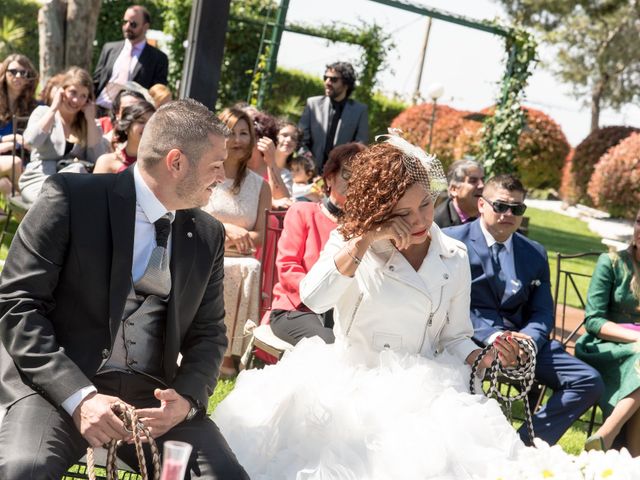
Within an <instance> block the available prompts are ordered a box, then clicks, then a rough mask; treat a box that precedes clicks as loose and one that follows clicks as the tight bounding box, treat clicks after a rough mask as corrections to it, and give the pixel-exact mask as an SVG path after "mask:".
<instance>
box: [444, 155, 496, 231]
mask: <svg viewBox="0 0 640 480" xmlns="http://www.w3.org/2000/svg"><path fill="white" fill-rule="evenodd" d="M483 179H484V170H483V168H482V166H481V165H480V164H479V163H478V162H476V161H475V160H471V159H462V160H458V161H456V162H453V163H452V164H451V167H450V168H449V172H448V173H447V180H448V181H449V196H448V198H447V199H446V200H445V201H444V202H442V203H441V204H440V205H438V206H437V207H436V211H435V212H434V217H433V220H434V221H435V222H436V224H437V225H438V226H439V227H440V228H445V227H451V226H454V225H462V224H463V223H467V222H470V221H472V220H475V219H476V218H477V217H478V199H479V198H480V197H481V196H482V188H483V187H484V183H483Z"/></svg>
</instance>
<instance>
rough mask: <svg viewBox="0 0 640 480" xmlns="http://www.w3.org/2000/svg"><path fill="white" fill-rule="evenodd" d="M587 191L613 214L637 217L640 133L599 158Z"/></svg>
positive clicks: (615, 215)
mask: <svg viewBox="0 0 640 480" xmlns="http://www.w3.org/2000/svg"><path fill="white" fill-rule="evenodd" d="M587 193H588V195H589V197H591V200H592V201H593V204H594V205H595V206H596V207H597V208H600V209H602V210H605V211H607V212H609V213H610V214H611V215H612V216H613V217H623V218H634V216H635V214H636V213H637V211H638V205H640V133H632V134H631V135H629V136H628V137H627V138H626V139H624V140H622V141H621V142H620V143H619V144H618V145H616V146H615V147H612V148H611V149H609V151H607V153H605V154H604V155H603V156H602V157H601V158H600V160H599V161H598V163H596V165H595V168H594V170H593V175H591V180H590V181H589V185H588V187H587Z"/></svg>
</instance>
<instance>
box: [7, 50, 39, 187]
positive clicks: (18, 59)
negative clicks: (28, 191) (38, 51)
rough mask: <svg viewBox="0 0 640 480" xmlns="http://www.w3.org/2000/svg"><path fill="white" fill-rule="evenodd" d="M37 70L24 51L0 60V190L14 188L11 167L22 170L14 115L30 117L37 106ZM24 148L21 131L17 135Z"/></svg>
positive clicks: (16, 173) (14, 170)
mask: <svg viewBox="0 0 640 480" xmlns="http://www.w3.org/2000/svg"><path fill="white" fill-rule="evenodd" d="M37 85H38V72H37V71H36V69H35V67H34V66H33V64H32V63H31V61H30V60H29V59H28V58H27V57H25V56H24V55H20V54H18V53H14V54H12V55H9V56H8V57H7V58H5V59H4V61H3V62H2V63H0V191H3V192H5V193H8V192H9V191H11V171H12V168H13V172H14V175H15V178H16V179H17V178H18V177H19V176H20V174H21V173H22V160H21V159H20V157H18V156H17V155H16V156H15V157H12V154H11V152H12V150H13V141H14V138H13V116H14V115H16V116H18V117H28V116H29V115H31V112H33V110H34V109H35V108H36V105H37V104H36V100H35V98H34V94H35V91H36V86H37ZM15 140H16V142H17V145H18V147H20V148H22V144H23V140H22V135H16V139H15Z"/></svg>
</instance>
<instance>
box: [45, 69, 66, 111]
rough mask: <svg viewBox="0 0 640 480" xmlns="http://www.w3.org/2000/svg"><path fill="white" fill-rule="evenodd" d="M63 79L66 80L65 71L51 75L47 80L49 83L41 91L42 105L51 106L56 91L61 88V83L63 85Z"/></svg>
mask: <svg viewBox="0 0 640 480" xmlns="http://www.w3.org/2000/svg"><path fill="white" fill-rule="evenodd" d="M63 80H64V73H58V74H56V75H54V76H53V77H50V78H49V80H47V83H46V84H45V86H44V88H43V89H42V91H41V92H40V103H41V104H42V105H49V106H51V104H52V103H53V98H54V95H55V93H56V90H57V89H58V88H60V85H62V81H63Z"/></svg>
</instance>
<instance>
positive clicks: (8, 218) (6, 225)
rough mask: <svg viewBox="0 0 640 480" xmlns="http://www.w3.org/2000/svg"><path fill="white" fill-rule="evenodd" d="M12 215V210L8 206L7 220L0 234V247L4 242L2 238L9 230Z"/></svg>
mask: <svg viewBox="0 0 640 480" xmlns="http://www.w3.org/2000/svg"><path fill="white" fill-rule="evenodd" d="M12 215H13V210H12V209H11V207H10V206H9V207H8V209H7V218H6V219H5V222H4V225H3V227H2V232H0V245H2V242H3V240H4V236H5V235H6V233H7V231H8V230H9V224H10V223H11V216H12Z"/></svg>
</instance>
